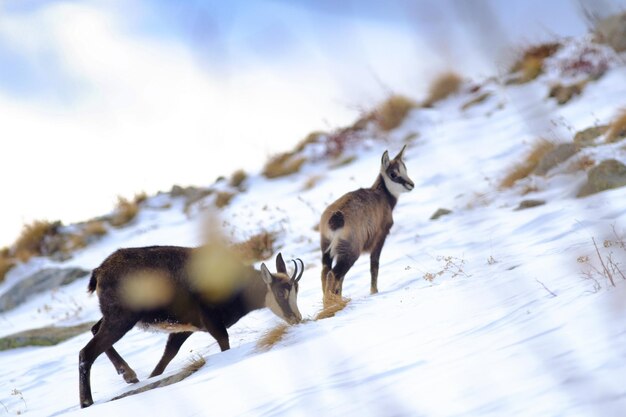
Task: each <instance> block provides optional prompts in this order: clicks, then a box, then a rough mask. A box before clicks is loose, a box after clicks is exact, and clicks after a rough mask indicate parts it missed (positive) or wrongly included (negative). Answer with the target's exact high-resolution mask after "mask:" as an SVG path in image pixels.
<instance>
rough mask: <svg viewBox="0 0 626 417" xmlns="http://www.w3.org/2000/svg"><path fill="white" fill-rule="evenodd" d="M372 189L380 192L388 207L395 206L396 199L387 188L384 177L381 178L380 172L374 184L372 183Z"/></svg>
mask: <svg viewBox="0 0 626 417" xmlns="http://www.w3.org/2000/svg"><path fill="white" fill-rule="evenodd" d="M372 190H375V191H379V192H381V193H382V194H383V195H384V196H385V198H386V199H387V202H388V203H389V207H391V209H392V210H393V208H394V207H395V206H396V203H397V202H398V199H397V198H396V197H395V196H394V195H393V194H391V192H390V191H389V189H388V188H387V185H386V184H385V179H384V178H383V176H382V174H378V177H377V178H376V181H374V185H372Z"/></svg>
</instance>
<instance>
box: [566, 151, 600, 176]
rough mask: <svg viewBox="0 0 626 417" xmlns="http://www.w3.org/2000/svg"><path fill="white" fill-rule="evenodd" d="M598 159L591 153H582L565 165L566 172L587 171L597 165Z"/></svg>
mask: <svg viewBox="0 0 626 417" xmlns="http://www.w3.org/2000/svg"><path fill="white" fill-rule="evenodd" d="M595 164H596V161H595V160H594V159H593V158H592V157H591V156H589V155H580V156H578V157H576V158H572V161H571V162H570V163H569V164H568V165H567V166H566V167H565V170H564V172H565V173H566V174H575V173H576V172H580V171H587V170H588V169H589V168H591V167H593V166H595Z"/></svg>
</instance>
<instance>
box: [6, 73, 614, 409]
mask: <svg viewBox="0 0 626 417" xmlns="http://www.w3.org/2000/svg"><path fill="white" fill-rule="evenodd" d="M615 65H616V67H615V68H612V69H611V70H610V71H609V72H608V73H607V74H606V75H605V76H604V77H603V78H601V79H600V80H598V81H596V82H592V83H590V84H589V85H588V86H587V88H586V89H585V91H584V93H583V95H581V96H580V97H577V98H574V99H573V100H572V101H571V102H570V103H568V104H566V105H564V106H557V105H556V103H555V102H554V101H552V100H548V99H546V96H547V92H548V89H549V82H550V78H551V75H550V74H548V75H546V76H543V77H540V78H539V79H538V80H536V81H535V82H532V83H530V84H527V85H522V86H506V87H505V86H502V85H499V84H496V83H494V82H488V83H486V84H485V87H484V89H486V90H488V91H491V92H492V95H491V96H490V97H489V98H488V99H487V100H486V101H485V102H483V103H481V104H479V105H476V106H474V107H472V108H470V109H468V110H465V111H463V110H461V106H462V104H464V103H465V102H467V101H468V100H469V99H470V98H471V96H470V95H469V93H463V94H460V95H459V96H457V97H452V98H450V99H447V100H445V101H444V102H441V103H439V104H437V105H436V106H435V107H434V108H432V109H416V110H414V111H413V112H412V113H411V115H410V117H409V118H408V119H407V120H406V121H405V123H404V124H403V125H402V126H401V127H400V128H398V129H396V130H395V131H393V132H391V133H390V134H388V135H382V136H381V134H378V135H377V137H372V138H370V139H371V140H368V141H366V143H365V145H363V146H360V145H359V146H357V147H356V148H355V149H352V150H351V152H353V153H354V154H356V155H357V156H358V158H357V159H356V161H355V162H353V163H351V164H348V165H346V166H343V167H341V168H337V169H328V163H327V162H326V161H323V160H320V161H317V162H311V163H308V164H306V165H305V166H304V168H303V170H302V172H300V173H299V174H296V175H292V176H289V177H285V178H280V179H275V180H267V179H265V178H263V177H262V176H260V175H258V174H254V175H252V177H251V178H250V179H249V180H248V186H247V188H248V190H247V191H246V192H244V193H241V194H239V195H237V196H236V197H235V198H234V199H233V200H232V202H231V204H230V205H229V206H227V207H226V208H225V209H224V210H223V211H222V212H221V218H222V220H223V221H224V223H225V227H226V230H227V232H228V233H229V236H231V237H232V239H233V240H240V239H243V238H246V237H248V236H250V235H252V234H254V233H255V232H257V231H259V230H274V231H278V232H280V240H279V243H280V245H281V246H280V249H279V250H280V251H282V253H283V255H284V256H285V257H286V258H291V257H300V258H302V259H303V260H304V262H305V264H306V266H307V269H306V271H305V273H304V277H303V278H302V281H301V291H300V294H299V300H298V301H299V303H298V304H299V306H300V311H301V312H302V313H303V315H304V316H305V317H313V316H314V315H315V313H316V312H317V311H318V310H319V309H320V308H321V289H320V278H319V277H320V271H321V264H320V253H319V248H318V246H319V243H318V235H317V232H315V231H314V230H313V229H314V226H315V225H316V224H317V222H318V221H319V216H320V214H321V212H322V211H323V209H324V208H325V207H326V205H327V204H329V203H330V202H332V201H333V200H334V199H335V198H337V197H339V196H340V195H342V194H343V193H345V192H347V191H351V190H353V189H355V188H358V187H366V186H369V185H371V183H373V181H374V179H375V177H376V175H377V172H378V169H379V164H380V156H381V154H382V153H383V151H384V150H385V149H389V151H390V153H391V154H395V153H396V152H397V151H398V150H399V149H400V148H401V146H402V144H403V138H405V137H407V135H409V134H411V133H418V134H419V135H418V137H417V138H416V139H415V140H414V141H412V142H411V143H410V144H409V147H408V148H407V150H406V152H405V159H406V165H407V168H408V173H409V176H410V177H411V178H412V179H413V181H414V182H415V184H416V187H415V189H414V190H413V191H412V192H410V193H407V194H403V195H401V197H400V200H399V203H398V205H397V207H396V209H395V211H394V219H395V225H394V227H393V228H392V231H391V234H390V236H389V237H388V239H387V243H386V245H385V247H384V249H383V252H382V257H381V265H380V275H379V284H378V286H379V289H380V291H381V292H380V293H379V294H377V295H375V296H370V295H369V260H368V258H367V256H366V255H364V256H362V257H361V258H360V260H359V261H358V262H357V263H356V264H355V266H354V267H353V268H352V269H351V270H350V272H349V273H348V276H347V277H346V279H345V282H344V288H343V291H344V295H345V296H348V297H350V298H351V302H350V303H349V304H348V306H347V307H346V309H345V310H343V311H341V312H339V313H338V314H337V315H336V316H335V317H333V318H330V319H326V320H320V321H308V322H305V323H302V324H300V325H297V326H294V327H292V328H290V330H289V332H288V334H287V336H286V338H285V339H284V340H283V341H282V342H280V343H279V344H278V345H276V346H275V347H274V348H272V349H271V350H269V351H266V352H260V351H258V350H257V349H256V346H255V344H256V342H257V340H258V339H259V338H260V337H261V335H262V334H263V333H264V332H265V331H267V330H269V329H271V328H273V327H274V326H275V325H276V324H278V323H279V322H280V320H279V319H278V318H277V317H275V316H274V315H273V314H272V313H271V312H269V311H268V310H262V311H257V312H253V313H251V314H249V315H248V316H246V317H245V318H243V319H242V320H241V321H240V322H238V323H237V324H236V325H235V326H233V327H232V328H231V329H230V330H229V334H230V342H231V346H232V349H231V350H229V351H227V352H223V353H221V352H220V351H219V348H218V347H217V343H216V342H215V340H213V339H212V338H211V337H210V336H209V335H208V334H203V333H197V334H195V335H193V336H192V337H191V338H190V339H189V340H188V341H187V342H186V343H185V345H184V346H183V348H182V349H181V351H180V352H179V354H178V356H177V357H176V358H175V359H174V360H173V361H172V363H171V364H170V365H169V366H168V368H167V370H166V372H165V374H164V375H165V376H167V375H171V374H173V373H175V372H176V371H178V370H180V369H181V368H182V367H184V366H185V365H186V364H187V363H188V362H189V361H190V360H193V358H194V357H196V356H197V355H202V356H203V357H204V358H205V359H206V361H207V363H206V365H205V366H204V367H202V368H201V369H200V370H199V371H198V372H196V373H195V374H193V375H192V376H190V377H189V378H187V379H185V380H183V381H182V382H179V383H177V384H174V385H170V386H167V387H164V388H159V389H155V390H151V391H148V392H146V393H142V394H138V395H134V396H130V397H126V398H123V399H121V400H117V401H112V402H109V400H110V399H111V398H113V397H115V396H117V395H119V394H121V393H124V392H126V391H129V390H132V389H135V388H136V387H137V386H136V385H127V384H126V383H125V382H124V381H123V379H122V378H121V377H120V376H118V375H117V374H116V373H115V371H114V369H113V367H112V366H111V364H110V363H109V361H108V360H107V358H106V357H105V356H104V355H102V356H101V357H100V358H98V360H97V361H96V363H95V364H94V366H93V368H92V378H91V381H92V389H93V396H94V400H95V404H94V405H93V406H91V407H89V408H87V409H84V410H81V409H80V408H79V406H78V369H77V368H78V366H77V365H78V352H79V350H80V349H81V348H82V347H83V346H84V345H85V344H86V343H87V342H88V340H89V339H90V337H91V335H90V334H89V333H84V334H82V335H80V336H78V337H75V338H73V339H70V340H68V341H66V342H64V343H61V344H59V345H57V346H52V347H41V348H37V347H29V348H21V349H15V350H8V351H4V352H0V401H1V402H2V404H0V410H4V412H6V414H7V415H15V414H25V415H28V416H39V415H41V416H49V415H68V416H69V415H84V416H111V415H115V416H126V415H127V416H131V415H133V416H134V415H152V416H171V415H184V416H192V415H207V416H208V415H211V416H243V415H245V416H277V415H294V416H319V415H336V416H359V417H363V416H509V417H511V416H596V415H598V416H599V415H601V416H622V415H624V410H626V385H624V375H626V348H625V346H626V322H625V321H624V319H623V318H624V313H625V310H626V282H624V280H623V279H621V278H620V277H618V278H617V281H616V284H617V285H616V286H615V287H613V286H611V285H610V284H609V283H608V282H607V281H606V280H605V279H604V278H602V277H601V276H600V275H598V274H595V275H594V276H595V278H596V279H597V280H598V281H597V283H596V282H594V281H593V280H591V279H587V278H585V272H589V271H591V269H590V268H591V265H595V266H596V267H597V268H599V267H600V266H599V263H598V258H597V255H596V253H595V248H594V246H593V242H592V238H595V240H596V242H598V245H599V247H600V251H601V253H602V254H603V256H608V254H609V253H613V257H614V259H615V260H616V261H618V262H619V261H622V262H623V260H624V259H625V258H626V256H625V255H626V252H624V250H623V249H621V248H619V247H618V246H615V245H614V246H611V247H604V246H603V242H604V241H605V239H608V240H612V241H615V240H616V239H617V237H616V236H614V230H615V232H616V233H617V235H618V237H621V236H624V234H625V233H626V230H624V222H625V221H626V194H625V193H624V188H620V189H616V190H612V191H606V192H602V193H599V194H595V195H592V196H589V197H586V198H582V199H579V198H576V197H575V195H576V192H577V190H578V189H579V188H580V186H581V185H582V183H583V182H584V180H585V177H586V176H585V173H584V171H573V170H571V169H567V166H568V165H567V164H568V161H566V162H565V163H564V164H562V165H561V166H558V167H556V168H555V169H554V170H552V171H550V172H549V173H548V175H547V176H545V177H536V176H531V177H529V178H527V179H524V180H521V181H519V182H518V183H517V184H516V185H515V186H514V187H513V188H512V189H509V190H498V187H497V185H498V182H499V180H500V179H501V178H502V177H503V176H504V175H505V173H506V172H507V171H508V169H510V167H511V166H512V165H513V164H515V163H516V162H518V161H520V160H521V159H522V158H523V156H524V155H525V153H526V152H527V151H528V149H529V147H530V145H531V144H532V142H533V141H534V140H536V139H537V138H539V137H546V138H551V139H556V140H560V141H569V140H571V138H572V137H573V135H574V133H575V132H576V131H578V130H581V129H584V128H586V127H589V126H592V125H595V124H601V123H607V122H610V120H611V119H612V118H613V117H614V116H615V114H616V113H617V112H618V111H619V109H620V108H621V107H622V106H623V105H624V101H623V98H624V97H626V83H624V80H625V79H626V68H625V67H624V66H623V65H622V66H620V65H621V64H619V63H616V64H615ZM581 152H583V153H584V154H585V155H588V156H589V157H591V158H592V159H594V160H596V161H601V160H602V159H607V158H616V159H619V160H621V161H622V162H626V148H625V147H624V145H623V142H620V143H617V144H614V145H604V146H598V147H595V148H586V149H584V150H583V151H581ZM236 168H238V167H233V170H234V169H236ZM313 175H319V176H321V178H320V179H319V181H318V183H317V185H316V186H315V187H314V188H312V189H311V190H307V191H303V185H304V183H305V182H306V181H307V179H309V178H310V177H311V176H313ZM528 187H532V188H533V189H535V190H536V191H532V192H530V193H529V194H526V195H523V194H522V193H523V190H525V189H528ZM156 198H159V199H163V198H164V197H163V196H159V197H155V199H156ZM209 198H210V197H209ZM530 198H540V199H544V200H546V202H547V203H546V204H545V205H542V206H539V207H535V208H531V209H526V210H521V211H515V210H514V209H515V208H516V207H517V206H518V204H519V203H520V201H522V200H524V199H530ZM152 203H154V204H153V205H154V206H159V205H161V204H160V203H159V204H157V202H155V201H154V200H152ZM440 207H445V208H449V209H452V210H453V213H452V214H450V215H448V216H444V217H441V218H440V219H439V220H437V221H430V220H429V217H430V215H431V214H432V213H434V212H435V210H436V209H438V208H440ZM189 213H190V214H189V216H187V215H186V214H185V213H183V210H182V203H181V202H180V201H178V200H173V204H172V207H171V208H168V209H156V208H153V209H150V208H149V209H145V210H144V211H142V212H141V214H140V218H139V221H138V222H137V223H136V224H135V225H134V226H130V227H128V228H123V229H120V230H116V231H114V232H113V233H111V234H109V235H107V236H106V237H104V238H103V239H102V240H100V241H99V242H97V243H95V244H93V245H92V246H90V247H88V248H86V249H85V250H83V251H81V252H79V253H77V254H76V255H75V256H74V257H73V258H72V259H71V260H69V261H67V262H66V263H65V264H66V265H78V266H81V267H84V268H93V267H95V266H97V265H98V264H99V263H100V262H101V261H102V260H103V259H104V258H105V257H106V256H107V255H108V254H109V253H110V252H112V251H114V250H115V249H117V248H118V247H130V246H143V245H154V244H172V245H197V244H200V243H201V238H202V233H201V232H202V230H201V225H202V221H203V218H204V215H205V214H206V211H205V210H201V209H195V210H191V211H190V212H189ZM581 257H582V258H581ZM584 257H588V259H589V260H588V261H587V262H579V259H582V260H584V259H585V258H584ZM270 262H272V261H270ZM50 263H52V262H51V261H49V260H41V259H39V260H32V261H31V262H30V263H29V264H27V265H22V266H19V267H18V268H16V269H14V270H13V271H11V272H10V273H9V276H8V277H7V280H6V281H5V282H4V283H3V284H1V285H0V293H3V292H5V291H6V290H7V289H8V287H9V286H10V285H12V284H13V283H15V282H17V281H18V280H19V279H21V278H22V277H25V276H27V275H28V274H29V273H32V272H33V271H34V270H36V269H37V268H40V267H42V266H45V265H48V264H50ZM425 276H434V279H433V280H432V281H429V280H426V279H424V277H425ZM86 286H87V279H82V280H80V281H78V282H76V283H74V284H72V285H69V286H67V287H63V288H61V289H59V290H58V291H55V292H54V293H46V294H41V295H38V296H35V297H33V298H31V299H30V300H29V301H27V302H26V303H25V304H23V305H21V306H19V307H18V308H16V309H14V310H11V311H9V312H7V313H5V314H3V315H2V316H0V336H3V335H7V334H10V333H14V332H17V331H20V330H24V329H28V328H35V327H39V326H43V325H48V324H52V323H56V324H59V325H69V324H76V323H79V322H83V321H87V320H96V319H98V318H99V311H98V305H97V299H96V297H95V296H92V297H89V296H87V295H86V293H85V288H86ZM598 287H599V288H598ZM165 339H166V336H165V335H164V334H155V333H149V332H143V331H140V330H135V329H134V330H132V331H130V332H129V333H128V334H127V335H126V336H125V337H124V338H123V339H122V340H121V341H120V342H118V344H116V348H117V349H118V351H119V352H120V354H121V355H122V356H123V357H124V358H125V359H126V360H127V362H128V363H129V364H130V365H131V367H132V368H133V369H134V370H135V371H136V372H137V374H138V376H139V379H140V380H141V382H140V383H139V385H141V384H145V383H146V382H150V381H147V380H146V378H147V376H148V374H149V372H150V371H151V370H152V368H153V367H154V365H155V364H156V362H157V361H158V359H159V358H160V355H161V353H162V350H163V348H164V345H165Z"/></svg>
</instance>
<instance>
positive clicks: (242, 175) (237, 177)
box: [228, 169, 248, 189]
mask: <svg viewBox="0 0 626 417" xmlns="http://www.w3.org/2000/svg"><path fill="white" fill-rule="evenodd" d="M247 178H248V174H246V171H244V170H243V169H238V170H237V171H235V172H233V173H232V175H231V176H230V180H229V181H228V184H229V185H230V186H231V187H235V188H238V189H242V188H243V187H242V185H243V182H244V181H245V180H246V179H247Z"/></svg>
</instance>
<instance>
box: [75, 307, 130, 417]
mask: <svg viewBox="0 0 626 417" xmlns="http://www.w3.org/2000/svg"><path fill="white" fill-rule="evenodd" d="M135 323H136V320H130V319H127V320H120V318H116V319H115V321H108V320H107V319H106V318H103V319H102V322H101V323H100V326H99V329H98V332H97V333H96V334H95V335H94V337H93V338H92V339H91V340H90V341H89V342H88V343H87V344H86V345H85V347H84V348H82V349H81V351H80V353H79V354H78V385H79V396H80V406H81V407H82V408H85V407H89V406H90V405H91V404H93V398H92V397H91V381H90V376H91V366H92V365H93V363H94V361H95V360H96V358H97V357H98V356H100V355H101V354H102V353H103V352H105V351H107V350H108V349H111V347H113V344H114V343H115V342H117V341H118V340H120V339H121V338H122V336H124V335H125V334H126V333H127V332H128V331H129V330H130V329H132V328H133V326H134V325H135Z"/></svg>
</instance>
